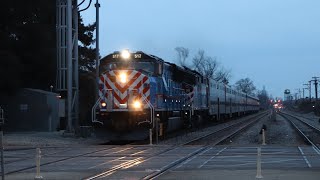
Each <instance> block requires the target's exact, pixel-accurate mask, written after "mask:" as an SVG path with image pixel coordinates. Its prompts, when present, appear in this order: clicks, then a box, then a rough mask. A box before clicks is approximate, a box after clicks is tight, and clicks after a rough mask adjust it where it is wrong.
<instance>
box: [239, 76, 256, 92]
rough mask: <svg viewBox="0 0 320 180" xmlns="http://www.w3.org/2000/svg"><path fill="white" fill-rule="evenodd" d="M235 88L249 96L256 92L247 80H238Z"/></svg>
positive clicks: (251, 83)
mask: <svg viewBox="0 0 320 180" xmlns="http://www.w3.org/2000/svg"><path fill="white" fill-rule="evenodd" d="M235 86H236V88H237V90H239V91H241V92H243V93H246V94H249V95H254V91H255V90H256V87H255V86H254V84H253V81H252V80H251V79H249V78H245V79H240V80H239V81H237V82H236V84H235Z"/></svg>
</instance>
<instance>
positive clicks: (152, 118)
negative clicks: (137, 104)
mask: <svg viewBox="0 0 320 180" xmlns="http://www.w3.org/2000/svg"><path fill="white" fill-rule="evenodd" d="M141 96H142V98H143V101H146V103H147V105H148V106H149V108H150V116H151V117H150V118H151V122H150V124H151V123H152V126H153V127H154V107H153V106H152V104H151V103H150V101H148V99H147V97H146V96H145V95H144V94H143V93H142V94H141Z"/></svg>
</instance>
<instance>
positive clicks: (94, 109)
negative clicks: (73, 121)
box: [91, 97, 103, 125]
mask: <svg viewBox="0 0 320 180" xmlns="http://www.w3.org/2000/svg"><path fill="white" fill-rule="evenodd" d="M100 100H101V97H99V98H98V100H97V101H96V103H95V104H94V106H93V107H92V110H91V115H92V119H91V121H92V122H93V123H96V122H97V123H100V124H102V125H103V122H101V121H98V120H97V118H96V109H97V106H98V105H99V102H100Z"/></svg>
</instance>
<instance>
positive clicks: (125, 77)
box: [119, 72, 127, 83]
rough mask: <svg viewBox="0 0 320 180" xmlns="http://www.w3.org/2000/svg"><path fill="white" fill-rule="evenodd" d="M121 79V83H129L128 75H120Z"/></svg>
mask: <svg viewBox="0 0 320 180" xmlns="http://www.w3.org/2000/svg"><path fill="white" fill-rule="evenodd" d="M119 78H120V82H121V83H126V82H127V74H126V73H124V72H122V73H120V75H119Z"/></svg>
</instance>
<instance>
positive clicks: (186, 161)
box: [175, 148, 212, 169]
mask: <svg viewBox="0 0 320 180" xmlns="http://www.w3.org/2000/svg"><path fill="white" fill-rule="evenodd" d="M210 149H212V148H209V149H207V150H205V151H203V152H202V153H200V154H198V155H197V156H193V157H192V158H190V159H188V160H187V161H185V162H184V163H182V164H180V165H179V166H177V167H176V168H175V169H178V168H181V167H182V166H183V165H185V164H187V163H188V162H190V161H192V160H193V159H194V158H196V157H198V156H201V155H202V154H204V153H206V152H208V151H209V150H210Z"/></svg>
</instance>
